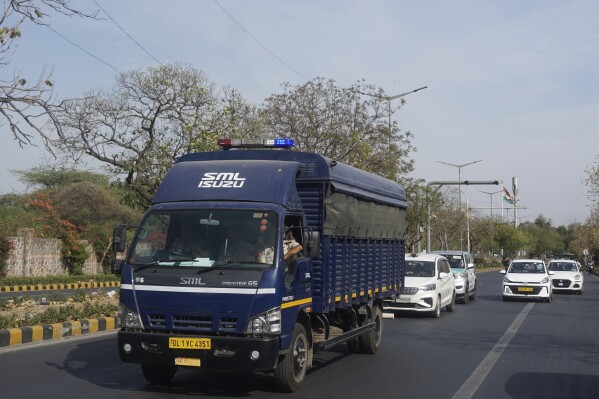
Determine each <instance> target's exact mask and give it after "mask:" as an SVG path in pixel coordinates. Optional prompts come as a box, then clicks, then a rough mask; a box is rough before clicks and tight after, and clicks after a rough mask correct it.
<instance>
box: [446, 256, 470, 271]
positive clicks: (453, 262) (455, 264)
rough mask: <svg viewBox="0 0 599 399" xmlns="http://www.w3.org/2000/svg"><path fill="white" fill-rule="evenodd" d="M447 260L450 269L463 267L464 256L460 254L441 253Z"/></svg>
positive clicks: (464, 266)
mask: <svg viewBox="0 0 599 399" xmlns="http://www.w3.org/2000/svg"><path fill="white" fill-rule="evenodd" d="M443 256H445V257H446V258H447V260H448V261H449V267H451V268H452V269H465V268H466V265H465V264H464V258H463V257H462V255H443Z"/></svg>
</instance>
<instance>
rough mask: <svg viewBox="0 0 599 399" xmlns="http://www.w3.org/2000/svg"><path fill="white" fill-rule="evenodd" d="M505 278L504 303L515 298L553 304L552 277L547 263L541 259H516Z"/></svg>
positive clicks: (504, 271) (506, 272)
mask: <svg viewBox="0 0 599 399" xmlns="http://www.w3.org/2000/svg"><path fill="white" fill-rule="evenodd" d="M501 273H502V274H505V276H504V277H503V285H502V289H501V292H502V295H503V300H504V301H509V300H511V299H514V298H527V299H528V298H534V299H542V300H544V301H545V302H551V299H552V298H553V290H552V284H551V277H552V275H553V272H551V271H548V270H547V267H546V266H545V262H543V261H542V260H541V259H516V260H513V261H512V262H511V263H510V265H509V267H508V268H507V271H506V270H502V271H501Z"/></svg>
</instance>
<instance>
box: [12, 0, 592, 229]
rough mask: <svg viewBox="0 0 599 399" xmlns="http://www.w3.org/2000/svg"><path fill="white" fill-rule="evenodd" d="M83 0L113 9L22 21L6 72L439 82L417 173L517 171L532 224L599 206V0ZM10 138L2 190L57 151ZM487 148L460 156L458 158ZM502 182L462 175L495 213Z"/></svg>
mask: <svg viewBox="0 0 599 399" xmlns="http://www.w3.org/2000/svg"><path fill="white" fill-rule="evenodd" d="M71 5H72V6H73V7H75V8H78V9H83V10H88V11H89V10H99V15H98V16H99V17H101V18H102V19H100V20H89V19H81V18H77V17H63V16H52V17H50V18H47V21H48V22H50V24H51V26H52V29H54V30H55V31H56V32H58V33H59V34H60V35H58V34H57V33H55V32H53V31H52V30H50V29H48V28H47V27H44V26H35V25H32V24H26V25H23V26H22V29H21V30H22V37H21V38H20V39H19V42H18V46H17V48H16V49H15V53H14V54H13V57H12V59H13V63H12V64H11V66H9V67H5V68H4V69H3V70H2V73H3V74H6V73H10V74H12V72H13V71H15V70H16V71H18V72H20V73H22V74H23V75H24V76H27V77H29V79H28V80H34V79H35V78H36V77H37V76H38V75H39V73H40V71H41V70H42V68H44V67H46V68H47V69H50V70H52V80H53V82H54V90H55V91H54V94H55V96H56V97H57V98H70V97H78V96H81V95H83V94H84V93H85V92H86V91H90V90H93V89H106V90H109V89H110V88H111V87H112V85H113V83H114V78H115V76H116V73H117V71H119V72H126V71H129V70H133V69H138V68H146V67H149V66H156V65H158V62H160V63H175V62H182V63H186V64H189V65H191V66H193V67H195V68H196V69H198V70H201V71H203V72H204V73H205V74H206V75H207V77H208V79H210V80H211V81H213V82H214V83H216V84H217V85H218V86H220V87H223V86H232V87H233V88H236V89H237V90H238V91H240V93H241V94H242V95H243V96H244V97H245V98H246V99H247V100H248V101H250V102H251V103H254V104H256V105H260V104H262V103H263V101H264V99H266V98H267V97H268V96H270V95H271V94H275V93H280V92H281V91H282V89H281V85H282V84H283V83H285V82H289V83H291V84H294V85H299V84H303V83H305V82H307V81H309V80H312V79H315V78H316V77H323V78H325V79H332V80H334V81H335V82H336V84H337V85H338V86H340V87H349V86H351V85H352V84H354V83H356V82H357V81H360V80H364V81H365V82H366V83H368V84H373V85H375V86H377V87H380V88H382V89H383V90H384V91H385V93H386V94H387V95H389V96H393V95H396V94H401V93H405V92H409V91H412V90H414V89H416V88H420V87H423V86H427V88H426V89H424V90H421V91H418V92H416V93H412V94H409V95H406V96H405V97H404V99H405V100H406V103H405V105H403V107H402V108H401V109H399V110H398V111H397V112H396V113H395V114H394V116H393V118H394V121H396V122H397V123H398V124H399V126H400V127H401V129H402V130H404V131H410V132H411V133H412V134H413V135H414V138H413V144H414V146H415V147H416V148H417V152H415V153H414V154H412V156H413V159H414V160H415V170H414V172H413V173H412V175H413V177H417V178H423V179H425V180H426V181H427V182H432V181H458V179H461V180H470V181H473V180H476V181H494V180H499V181H503V185H505V186H506V187H507V188H508V189H509V191H510V192H511V191H512V178H513V177H517V180H518V203H519V205H520V206H522V209H519V210H518V213H517V216H518V219H519V222H524V221H534V220H535V219H536V218H537V217H538V216H539V215H543V216H544V217H545V218H547V219H550V220H551V222H552V224H553V225H554V226H559V225H569V224H571V223H576V222H578V223H584V222H585V220H586V219H587V218H588V216H589V214H590V205H592V203H591V202H590V201H589V200H588V198H587V187H586V186H585V179H586V177H587V176H588V173H587V170H588V169H589V168H590V167H591V166H592V165H594V164H596V163H597V162H599V158H597V157H598V155H599V134H598V131H597V128H598V126H599V75H598V73H599V24H598V23H597V21H599V2H596V1H594V0H588V1H585V0H581V1H577V0H573V1H567V2H566V1H557V0H542V1H541V0H538V1H535V0H531V1H526V2H523V1H520V0H507V1H492V0H488V1H474V0H470V1H466V0H454V1H441V0H431V1H427V2H415V1H408V0H395V1H392V0H388V1H386V0H369V1H359V0H344V1H341V0H326V1H322V0H304V1H280V0H278V1H271V0H252V1H247V0H203V1H193V0H169V1H168V2H167V1H158V0H144V1H132V0H119V1H108V0H72V1H71ZM102 10H104V11H102ZM73 43H75V44H76V45H77V46H78V47H77V46H75V45H74V44H73ZM81 48H83V49H84V50H85V52H84V51H83V50H82V49H81ZM90 54H92V55H93V56H92V55H90ZM3 78H4V77H3ZM395 101H396V102H394V103H392V105H393V106H395V105H398V103H397V101H398V100H395ZM0 134H1V136H0V137H2V145H1V146H0V193H1V194H3V193H9V192H16V193H22V192H26V191H27V190H30V189H31V188H28V187H25V186H24V185H23V183H22V182H20V181H19V180H18V178H17V177H15V176H14V175H13V174H12V173H11V172H10V171H11V170H27V169H29V168H32V167H35V166H39V165H41V164H43V163H47V162H52V161H53V159H52V158H51V157H50V156H49V155H48V153H47V152H46V151H45V150H44V149H43V146H41V143H40V142H39V141H36V142H35V144H37V145H38V146H37V147H34V146H26V147H24V148H20V147H19V145H18V143H17V142H16V141H14V140H12V135H11V132H10V130H9V129H8V128H7V127H6V126H5V125H0ZM479 160H480V162H476V163H472V164H470V165H467V166H464V167H461V168H458V167H455V166H449V165H446V164H447V163H449V164H453V165H465V164H469V163H471V162H475V161H479ZM442 162H444V163H446V164H444V163H442ZM88 167H89V168H93V167H95V166H94V165H93V164H91V165H88ZM501 189H502V187H501V185H500V186H493V185H484V186H462V193H461V197H462V201H463V202H464V203H466V202H468V204H469V206H471V207H472V208H474V209H475V211H476V212H478V213H479V214H486V215H488V214H489V213H490V210H489V209H484V208H490V205H491V201H492V202H493V205H494V207H495V208H499V207H500V206H501V205H500V204H501V203H502V198H501V194H499V193H497V194H487V193H493V192H497V191H500V190H501ZM481 191H484V192H486V193H482V192H481ZM506 206H507V205H506ZM494 212H495V215H498V214H499V213H501V212H502V211H501V210H499V209H495V211H494ZM506 214H507V212H506ZM509 215H510V216H509V217H510V218H511V219H513V213H512V212H510V213H509Z"/></svg>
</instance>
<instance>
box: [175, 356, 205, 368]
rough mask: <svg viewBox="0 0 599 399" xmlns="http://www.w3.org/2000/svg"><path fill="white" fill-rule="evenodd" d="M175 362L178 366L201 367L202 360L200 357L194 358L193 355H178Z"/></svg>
mask: <svg viewBox="0 0 599 399" xmlns="http://www.w3.org/2000/svg"><path fill="white" fill-rule="evenodd" d="M175 364H176V365H177V366H190V367H200V365H201V362H200V359H194V358H191V357H176V358H175Z"/></svg>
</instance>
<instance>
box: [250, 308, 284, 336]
mask: <svg viewBox="0 0 599 399" xmlns="http://www.w3.org/2000/svg"><path fill="white" fill-rule="evenodd" d="M245 333H246V334H253V335H268V334H280V333H281V308H280V307H276V308H274V309H271V310H269V311H266V312H264V313H260V314H259V315H256V316H254V317H252V318H250V319H249V320H248V324H247V327H246V328H245Z"/></svg>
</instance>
